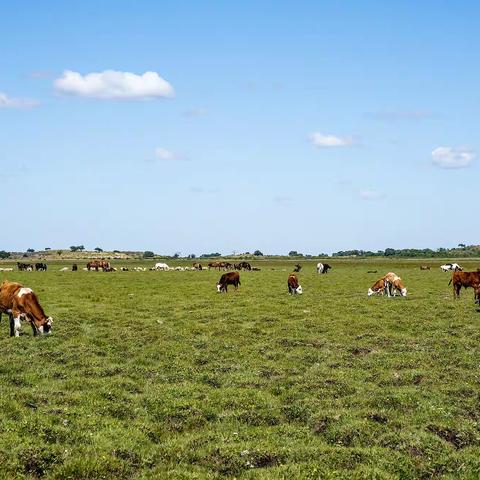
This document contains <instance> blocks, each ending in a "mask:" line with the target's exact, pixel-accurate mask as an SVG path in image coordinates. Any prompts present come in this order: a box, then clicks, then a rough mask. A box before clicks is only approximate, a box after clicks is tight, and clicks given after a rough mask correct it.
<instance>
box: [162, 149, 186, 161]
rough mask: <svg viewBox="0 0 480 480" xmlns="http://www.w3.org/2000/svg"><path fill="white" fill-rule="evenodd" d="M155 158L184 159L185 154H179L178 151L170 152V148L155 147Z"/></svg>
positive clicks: (166, 159) (165, 159)
mask: <svg viewBox="0 0 480 480" xmlns="http://www.w3.org/2000/svg"><path fill="white" fill-rule="evenodd" d="M155 158H157V159H158V160H164V161H181V160H185V156H184V155H181V154H179V153H175V152H172V151H171V150H168V149H166V148H163V147H157V148H156V149H155Z"/></svg>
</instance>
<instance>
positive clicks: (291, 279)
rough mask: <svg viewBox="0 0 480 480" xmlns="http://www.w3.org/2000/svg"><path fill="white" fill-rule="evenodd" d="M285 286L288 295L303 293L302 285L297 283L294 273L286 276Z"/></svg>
mask: <svg viewBox="0 0 480 480" xmlns="http://www.w3.org/2000/svg"><path fill="white" fill-rule="evenodd" d="M287 286H288V293H289V294H290V295H296V294H299V295H301V294H302V293H303V290H302V286H301V285H300V284H299V283H298V278H297V276H296V275H295V274H294V273H291V274H290V275H289V276H288V280H287Z"/></svg>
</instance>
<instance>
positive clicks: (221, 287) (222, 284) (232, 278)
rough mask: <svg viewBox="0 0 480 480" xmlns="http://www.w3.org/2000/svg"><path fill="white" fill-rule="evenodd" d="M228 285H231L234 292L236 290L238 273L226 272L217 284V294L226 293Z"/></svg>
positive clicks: (238, 280) (238, 283)
mask: <svg viewBox="0 0 480 480" xmlns="http://www.w3.org/2000/svg"><path fill="white" fill-rule="evenodd" d="M228 285H233V286H234V287H235V290H237V289H238V286H239V285H240V274H239V273H238V272H228V273H224V274H223V275H222V276H221V277H220V280H219V281H218V283H217V292H218V293H221V292H225V293H226V292H227V291H228V290H227V289H228Z"/></svg>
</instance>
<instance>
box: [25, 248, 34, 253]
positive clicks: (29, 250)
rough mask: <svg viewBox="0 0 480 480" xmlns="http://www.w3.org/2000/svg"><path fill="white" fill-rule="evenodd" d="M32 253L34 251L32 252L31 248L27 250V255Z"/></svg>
mask: <svg viewBox="0 0 480 480" xmlns="http://www.w3.org/2000/svg"><path fill="white" fill-rule="evenodd" d="M34 251H35V250H34V249H33V248H29V249H28V250H27V253H33V252H34Z"/></svg>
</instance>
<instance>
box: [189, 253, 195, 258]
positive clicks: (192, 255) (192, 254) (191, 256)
mask: <svg viewBox="0 0 480 480" xmlns="http://www.w3.org/2000/svg"><path fill="white" fill-rule="evenodd" d="M188 258H192V259H193V258H197V256H196V255H195V254H194V253H191V254H190V255H189V256H188Z"/></svg>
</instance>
